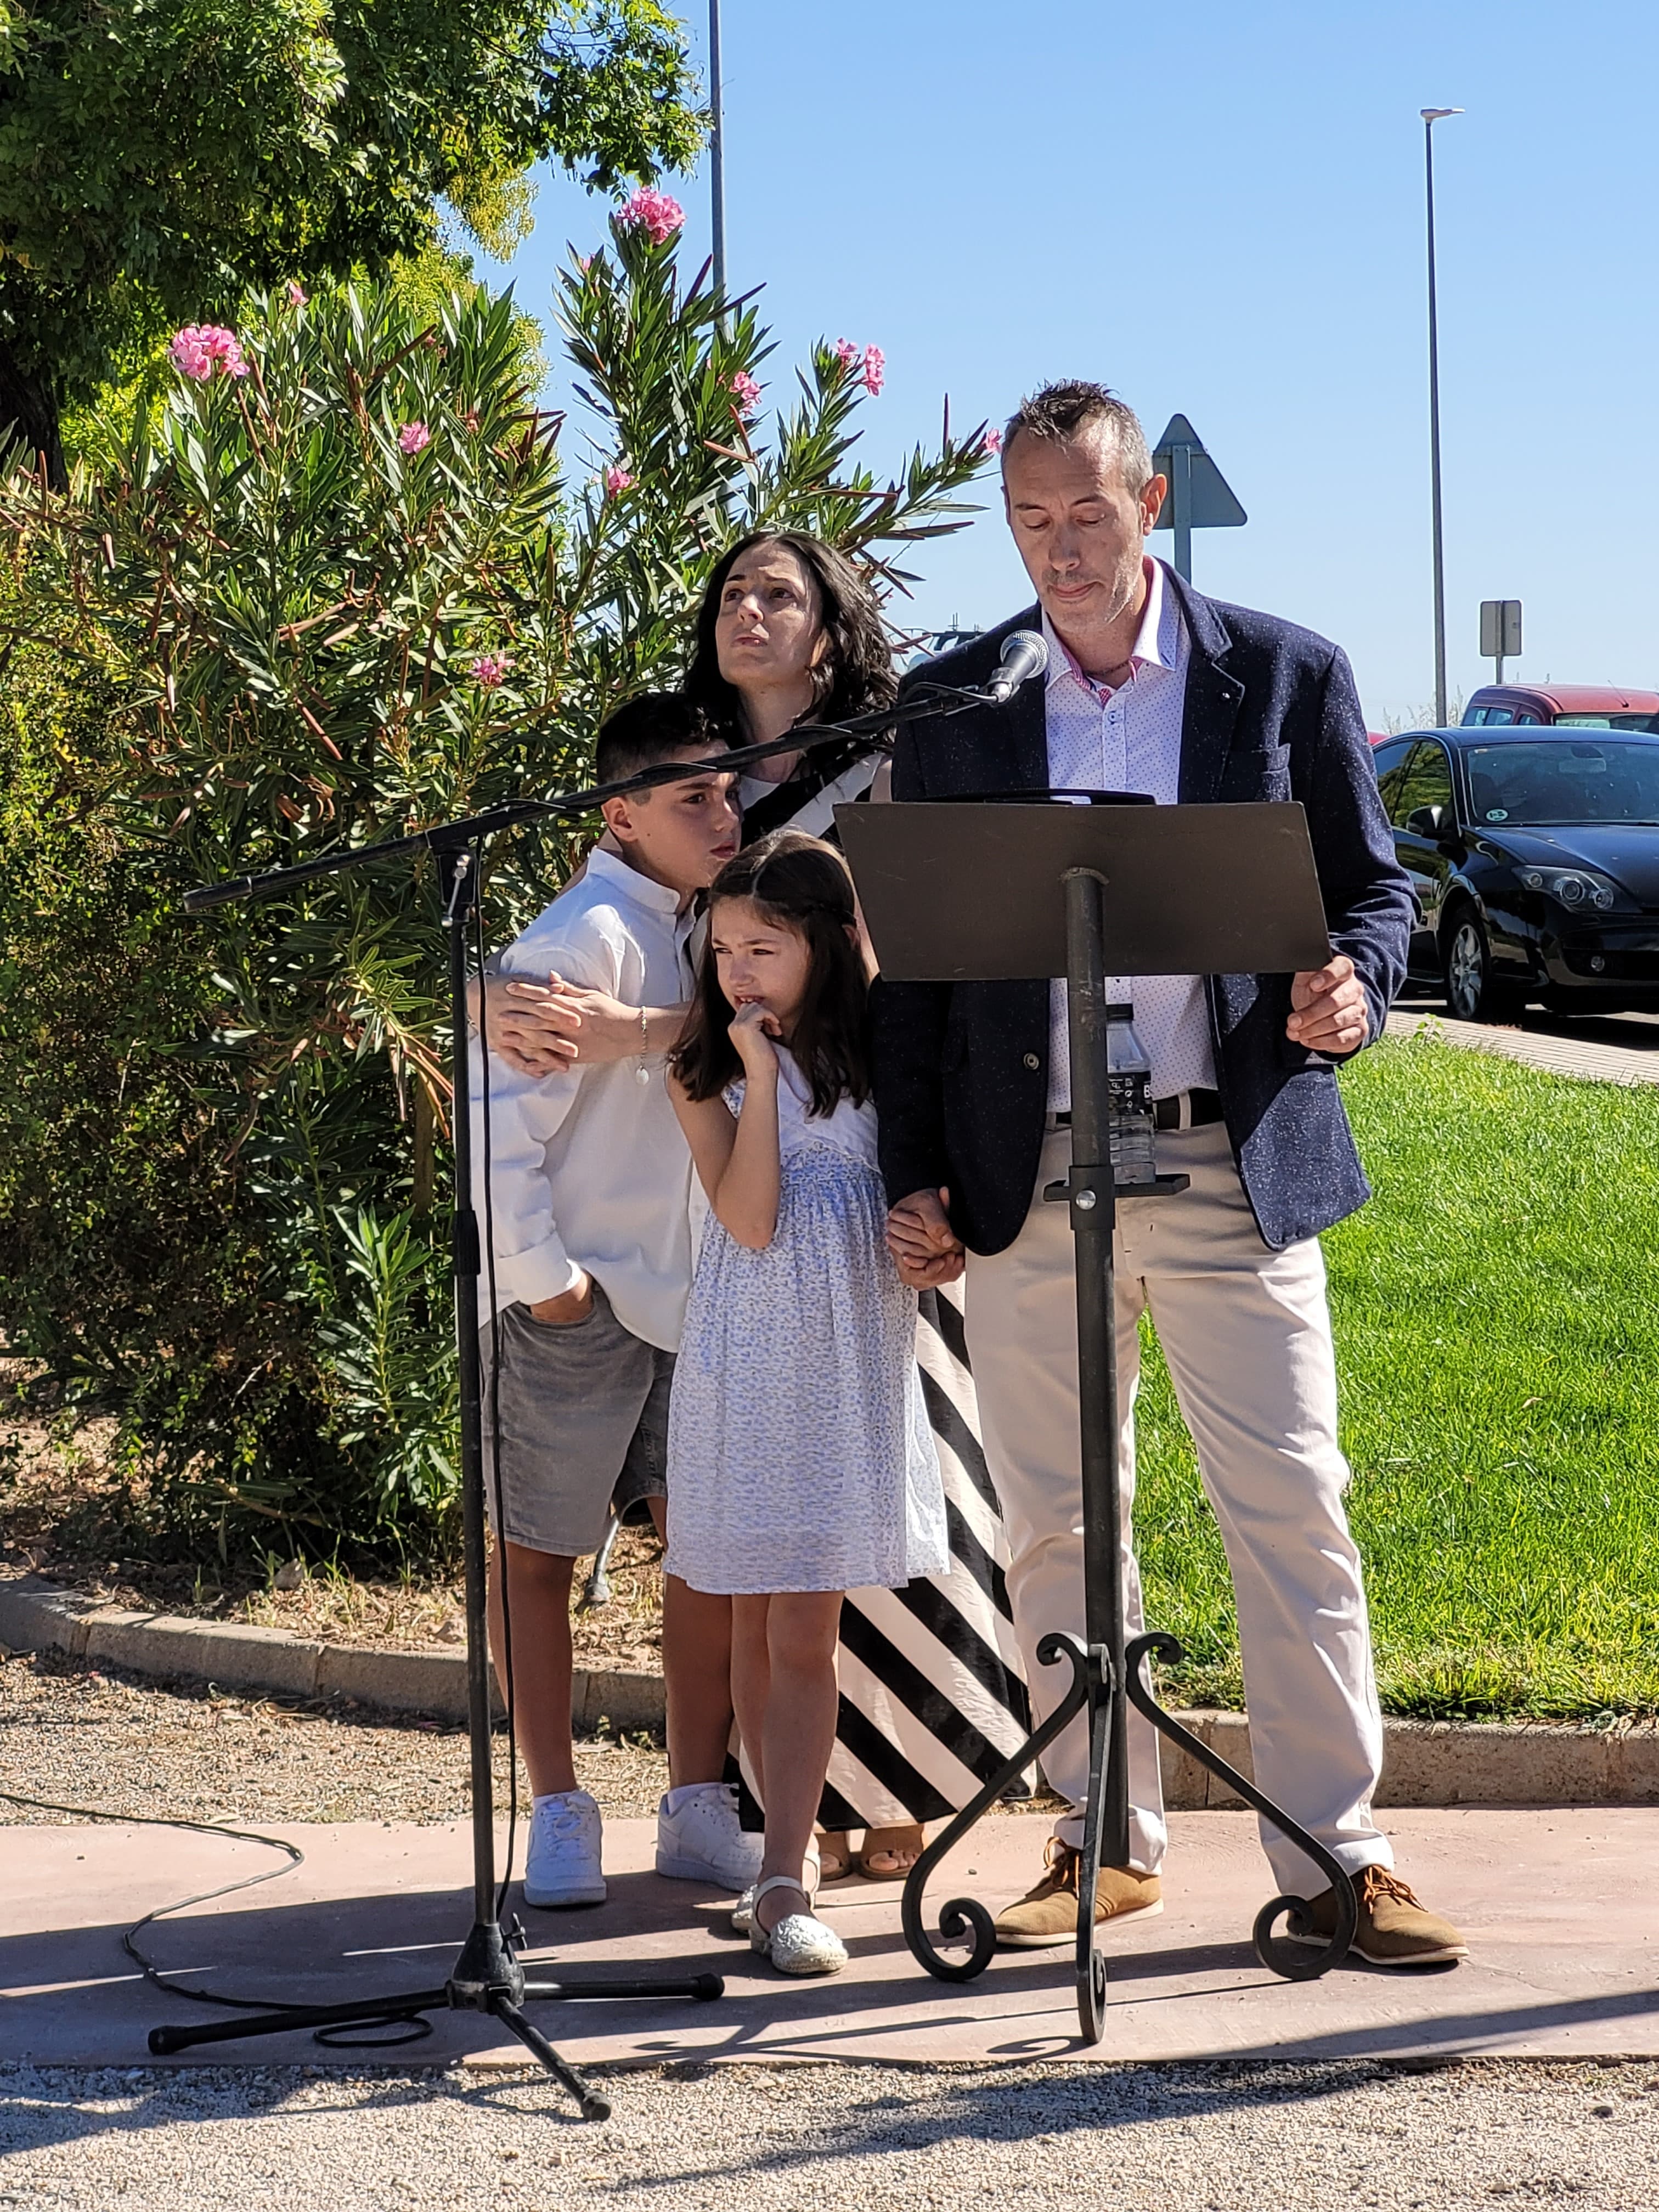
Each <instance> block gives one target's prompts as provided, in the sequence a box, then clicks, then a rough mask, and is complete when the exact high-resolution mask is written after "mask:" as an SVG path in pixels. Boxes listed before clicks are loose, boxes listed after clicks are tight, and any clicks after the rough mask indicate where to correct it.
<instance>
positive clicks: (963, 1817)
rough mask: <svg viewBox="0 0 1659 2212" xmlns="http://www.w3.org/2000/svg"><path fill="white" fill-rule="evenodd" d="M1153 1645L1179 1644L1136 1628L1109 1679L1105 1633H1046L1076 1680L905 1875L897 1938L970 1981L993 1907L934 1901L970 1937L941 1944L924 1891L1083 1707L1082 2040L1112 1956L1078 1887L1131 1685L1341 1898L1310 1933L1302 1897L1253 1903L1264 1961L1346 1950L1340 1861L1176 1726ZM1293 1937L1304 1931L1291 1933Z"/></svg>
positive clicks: (1326, 1959) (1310, 1962) (1285, 1970)
mask: <svg viewBox="0 0 1659 2212" xmlns="http://www.w3.org/2000/svg"><path fill="white" fill-rule="evenodd" d="M1151 1654H1156V1656H1158V1658H1160V1659H1164V1660H1167V1661H1169V1662H1170V1663H1172V1664H1174V1663H1177V1662H1179V1661H1180V1660H1182V1658H1183V1657H1184V1656H1186V1655H1185V1653H1184V1652H1183V1651H1182V1647H1181V1644H1179V1643H1178V1642H1177V1640H1176V1638H1174V1637H1173V1636H1170V1635H1168V1634H1165V1633H1164V1632H1154V1633H1153V1634H1152V1635H1148V1636H1140V1637H1137V1638H1136V1639H1135V1641H1134V1642H1133V1644H1130V1646H1129V1647H1128V1650H1127V1652H1126V1654H1125V1655H1124V1656H1125V1665H1124V1680H1123V1681H1122V1682H1121V1683H1119V1682H1118V1681H1116V1680H1115V1679H1114V1670H1113V1668H1112V1664H1111V1659H1110V1656H1109V1653H1108V1651H1107V1650H1106V1647H1105V1646H1104V1645H1103V1644H1094V1645H1088V1646H1085V1644H1081V1643H1079V1640H1078V1638H1076V1637H1074V1636H1066V1635H1062V1634H1059V1633H1051V1634H1049V1635H1048V1636H1045V1637H1044V1638H1043V1639H1042V1643H1041V1644H1038V1646H1037V1656H1038V1658H1039V1659H1040V1660H1041V1661H1042V1663H1043V1665H1044V1666H1046V1667H1052V1666H1054V1665H1056V1664H1058V1662H1060V1660H1061V1659H1062V1658H1065V1659H1069V1660H1070V1662H1071V1663H1072V1680H1071V1685H1070V1686H1069V1687H1068V1688H1067V1690H1066V1694H1065V1696H1064V1697H1063V1698H1062V1699H1060V1703H1059V1704H1058V1705H1056V1706H1055V1708H1054V1711H1053V1712H1051V1713H1050V1714H1049V1716H1048V1718H1047V1720H1045V1721H1044V1722H1043V1723H1042V1727H1041V1728H1039V1729H1035V1730H1034V1731H1033V1732H1032V1734H1031V1735H1029V1736H1028V1737H1027V1738H1026V1740H1025V1741H1024V1743H1023V1744H1022V1745H1021V1746H1020V1747H1019V1749H1018V1751H1017V1752H1016V1753H1014V1754H1013V1756H1012V1758H1011V1759H1007V1760H1006V1761H1005V1763H1004V1764H1003V1765H1001V1766H1000V1767H999V1769H998V1770H997V1771H996V1773H995V1774H994V1775H993V1776H992V1777H991V1779H990V1780H989V1781H988V1782H987V1784H985V1786H984V1787H983V1789H981V1791H980V1792H979V1795H978V1796H976V1797H975V1799H974V1800H973V1802H971V1803H970V1804H969V1805H966V1806H964V1807H963V1809H962V1811H961V1812H960V1813H958V1814H957V1817H956V1819H955V1820H952V1821H951V1824H950V1825H949V1826H948V1827H946V1828H945V1830H943V1832H941V1833H940V1834H939V1835H938V1836H937V1837H935V1838H934V1839H933V1842H932V1843H931V1844H929V1845H928V1846H927V1850H925V1851H923V1853H922V1854H921V1857H920V1858H919V1859H918V1860H917V1861H916V1863H915V1866H914V1867H913V1868H912V1869H910V1873H909V1875H908V1877H907V1879H906V1881H905V1885H904V1901H903V1923H904V1940H905V1942H907V1943H908V1945H909V1947H910V1949H911V1952H912V1953H913V1954H914V1955H915V1958H916V1959H917V1960H918V1961H919V1962H920V1963H921V1965H922V1966H925V1967H926V1968H927V1972H929V1973H930V1974H932V1975H933V1976H935V1977H936V1978H937V1979H939V1981H943V1982H967V1981H972V1980H973V1979H975V1977H976V1976H978V1975H980V1974H982V1973H983V1972H984V1971H985V1969H986V1967H987V1966H989V1965H990V1963H991V1957H992V1954H993V1953H994V1950H995V1949H996V1928H995V1923H994V1920H993V1919H992V1917H991V1914H990V1913H989V1912H988V1911H987V1909H986V1907H985V1906H984V1905H981V1903H980V1902H979V1900H978V1899H977V1898H971V1897H953V1898H951V1899H949V1900H948V1902H947V1903H945V1905H942V1906H941V1907H940V1909H939V1936H940V1937H941V1938H942V1939H943V1941H944V1942H945V1943H946V1944H952V1945H957V1944H960V1943H961V1942H962V1941H963V1937H964V1936H971V1943H970V1948H969V1951H968V1954H967V1955H966V1956H965V1957H962V1956H952V1955H951V1954H949V1953H947V1952H945V1951H944V1950H941V1949H940V1948H939V1945H938V1944H937V1943H936V1942H934V1940H933V1937H932V1936H930V1935H929V1934H928V1932H927V1928H926V1926H925V1925H924V1923H923V1917H922V1915H923V1897H924V1893H925V1892H926V1890H927V1882H928V1880H929V1878H930V1876H931V1875H932V1874H933V1869H934V1868H935V1867H936V1866H938V1864H939V1861H940V1860H941V1859H943V1858H944V1857H945V1855H946V1853H947V1852H949V1851H951V1850H954V1849H955V1847H956V1846H957V1844H959V1843H960V1842H961V1841H962V1838H963V1837H964V1836H965V1835H966V1834H967V1833H968V1832H969V1830H970V1829H971V1828H972V1827H973V1826H974V1825H975V1822H976V1821H977V1820H979V1819H980V1818H981V1815H982V1814H984V1813H986V1812H987V1810H988V1809H989V1808H990V1807H991V1806H993V1805H994V1804H995V1802H997V1800H998V1799H999V1798H1000V1796H1002V1794H1003V1792H1004V1790H1006V1789H1007V1788H1008V1786H1009V1784H1011V1783H1012V1782H1013V1781H1015V1780H1016V1779H1017V1778H1018V1776H1019V1775H1021V1774H1022V1773H1023V1772H1024V1770H1025V1769H1026V1768H1027V1767H1028V1766H1030V1765H1031V1763H1032V1762H1033V1760H1035V1759H1037V1758H1039V1757H1040V1756H1041V1755H1042V1753H1043V1752H1044V1751H1045V1750H1046V1749H1047V1748H1048V1746H1049V1744H1051V1743H1052V1742H1053V1741H1054V1738H1055V1737H1056V1736H1057V1735H1060V1731H1061V1729H1064V1728H1066V1726H1067V1725H1068V1723H1070V1722H1072V1721H1073V1720H1074V1719H1076V1717H1078V1715H1079V1713H1084V1712H1085V1711H1086V1713H1087V1717H1088V1726H1089V1800H1088V1805H1087V1808H1086V1811H1085V1815H1084V1842H1083V1848H1082V1850H1081V1851H1080V1852H1079V1882H1078V1890H1079V1912H1078V1936H1077V1954H1076V1962H1075V1974H1076V1981H1077V2003H1078V2025H1079V2033H1080V2035H1081V2037H1082V2039H1083V2041H1084V2042H1085V2043H1088V2044H1095V2043H1098V2042H1099V2041H1100V2039H1101V2036H1102V2034H1103V2031H1104V2026H1105V2005H1106V1984H1107V1965H1106V1954H1104V1952H1103V1951H1101V1950H1099V1949H1097V1948H1096V1944H1095V1941H1094V1924H1093V1916H1092V1915H1091V1913H1088V1912H1086V1911H1084V1910H1083V1909H1082V1899H1085V1898H1091V1897H1092V1896H1093V1894H1094V1887H1095V1879H1096V1876H1097V1874H1098V1872H1099V1869H1100V1863H1101V1841H1102V1830H1103V1823H1104V1818H1105V1812H1106V1799H1107V1784H1108V1778H1109V1747H1110V1744H1111V1740H1112V1731H1113V1725H1114V1721H1115V1706H1116V1704H1117V1701H1118V1700H1119V1699H1121V1698H1122V1697H1123V1696H1125V1695H1126V1694H1127V1698H1128V1700H1129V1702H1130V1703H1131V1704H1132V1705H1133V1706H1134V1708H1135V1710H1136V1711H1137V1712H1139V1713H1140V1714H1142V1715H1143V1716H1144V1717H1145V1718H1146V1719H1147V1720H1149V1721H1151V1722H1152V1725H1153V1726H1154V1727H1155V1728H1156V1729H1159V1730H1160V1731H1161V1732H1162V1733H1163V1734H1164V1735H1167V1736H1168V1737H1169V1738H1170V1741H1172V1742H1174V1743H1178V1744H1179V1745H1180V1746H1181V1747H1182V1750H1184V1751H1187V1752H1190V1753H1191V1754H1192V1756H1193V1757H1194V1759H1197V1760H1198V1761H1199V1762H1200V1765H1204V1766H1207V1767H1208V1768H1209V1770H1210V1771H1211V1772H1212V1774H1215V1775H1218V1776H1219V1777H1220V1778H1221V1780H1222V1781H1224V1782H1225V1783H1226V1784H1228V1786H1229V1788H1230V1789H1231V1790H1236V1791H1237V1794H1238V1796H1240V1797H1242V1798H1243V1800H1244V1802H1245V1803H1246V1804H1247V1805H1251V1806H1253V1807H1254V1808H1255V1810H1256V1811H1257V1812H1258V1813H1260V1814H1261V1815H1262V1816H1263V1818H1264V1819H1266V1820H1271V1821H1272V1822H1273V1826H1275V1827H1276V1828H1278V1829H1279V1831H1280V1832H1281V1833H1282V1834H1284V1835H1285V1836H1287V1837H1288V1838H1290V1840H1291V1842H1292V1843H1293V1844H1295V1845H1296V1846H1297V1850H1300V1851H1302V1852H1304V1853H1305V1855H1306V1856H1307V1857H1309V1858H1310V1859H1311V1860H1312V1861H1313V1863H1314V1864H1315V1865H1316V1866H1317V1867H1318V1868H1319V1869H1320V1870H1321V1872H1322V1874H1324V1875H1325V1876H1326V1877H1327V1880H1328V1882H1329V1885H1330V1887H1331V1891H1332V1893H1333V1897H1334V1903H1335V1907H1336V1926H1335V1929H1334V1934H1333V1936H1332V1937H1331V1939H1330V1941H1329V1942H1325V1941H1324V1940H1323V1939H1322V1938H1317V1939H1316V1938H1314V1937H1313V1926H1312V1918H1311V1911H1310V1905H1309V1902H1308V1900H1307V1899H1305V1898H1300V1897H1289V1896H1285V1897H1275V1898H1273V1899H1270V1900H1269V1901H1268V1902H1267V1904H1266V1905H1263V1906H1262V1908H1261V1911H1260V1912H1259V1913H1257V1915H1256V1917H1255V1926H1254V1927H1253V1929H1251V1941H1252V1942H1253V1944H1254V1946H1255V1954H1256V1956H1257V1958H1258V1959H1260V1960H1261V1963H1262V1965H1263V1966H1266V1967H1267V1969H1268V1971H1269V1972H1272V1973H1275V1974H1278V1975H1279V1977H1280V1978H1282V1979H1283V1980H1285V1981H1291V1982H1305V1981H1312V1980H1315V1979H1316V1978H1318V1977H1319V1976H1320V1975H1321V1974H1327V1973H1328V1972H1330V1970H1331V1968H1332V1967H1333V1966H1339V1965H1340V1963H1341V1961H1342V1960H1343V1959H1345V1958H1346V1956H1347V1953H1348V1948H1349V1946H1350V1945H1351V1944H1352V1942H1353V1937H1354V1930H1355V1929H1356V1927H1357V1925H1358V1900H1357V1899H1356V1898H1355V1896H1354V1890H1353V1884H1352V1881H1350V1880H1349V1879H1348V1875H1347V1873H1346V1869H1345V1868H1344V1867H1343V1865H1342V1863H1341V1862H1340V1860H1339V1859H1337V1858H1336V1857H1334V1855H1333V1854H1332V1853H1331V1852H1330V1851H1328V1850H1327V1849H1326V1847H1325V1846H1324V1844H1322V1843H1320V1842H1319V1841H1318V1840H1317V1838H1315V1837H1313V1836H1310V1834H1309V1833H1308V1832H1307V1830H1306V1829H1305V1828H1304V1827H1302V1826H1300V1825H1299V1824H1298V1823H1297V1821H1295V1820H1292V1819H1291V1816H1290V1814H1288V1813H1286V1812H1285V1811H1284V1810H1283V1809H1282V1808H1280V1807H1279V1806H1278V1805H1276V1804H1274V1802H1273V1800H1272V1799H1271V1798H1270V1797H1268V1796H1266V1794H1265V1793H1264V1792H1263V1791H1261V1790H1258V1789H1257V1788H1256V1786H1255V1784H1254V1783H1253V1782H1249V1781H1247V1780H1246V1779H1245V1778H1244V1776H1243V1775H1242V1774H1240V1773H1239V1772H1238V1771H1237V1768H1236V1767H1233V1766H1231V1765H1229V1764H1228V1762H1227V1761H1226V1760H1225V1759H1223V1758H1222V1757H1221V1755H1220V1753H1218V1752H1215V1751H1212V1749H1211V1748H1210V1747H1209V1745H1208V1744H1206V1743H1204V1742H1202V1741H1200V1738H1198V1737H1197V1736H1195V1735H1194V1734H1193V1733H1192V1731H1191V1730H1190V1729H1186V1728H1183V1727H1182V1724H1181V1723H1180V1722H1179V1721H1178V1720H1176V1718H1175V1717H1174V1716H1173V1714H1170V1713H1166V1712H1165V1711H1164V1709H1163V1707H1162V1706H1161V1705H1159V1704H1158V1701H1157V1699H1155V1698H1154V1697H1153V1695H1152V1692H1151V1690H1149V1689H1148V1688H1147V1687H1146V1682H1145V1680H1144V1679H1143V1668H1144V1665H1145V1662H1146V1658H1147V1656H1149V1655H1151ZM1281 1915H1283V1916H1285V1918H1286V1921H1287V1925H1288V1935H1289V1938H1290V1939H1291V1940H1287V1939H1286V1937H1285V1936H1280V1935H1279V1934H1278V1933H1276V1928H1277V1923H1278V1922H1279V1918H1280V1916H1281ZM1297 1937H1301V1938H1304V1939H1310V1940H1307V1941H1303V1942H1297V1941H1296V1940H1294V1939H1296V1938H1297Z"/></svg>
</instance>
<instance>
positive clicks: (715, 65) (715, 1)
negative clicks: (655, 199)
mask: <svg viewBox="0 0 1659 2212" xmlns="http://www.w3.org/2000/svg"><path fill="white" fill-rule="evenodd" d="M708 198H709V210H708V212H709V218H710V224H711V228H712V230H713V234H714V246H713V260H714V272H713V273H714V289H715V291H716V292H719V293H722V294H723V293H724V292H725V290H726V145H725V137H724V128H723V125H722V120H721V116H720V0H708Z"/></svg>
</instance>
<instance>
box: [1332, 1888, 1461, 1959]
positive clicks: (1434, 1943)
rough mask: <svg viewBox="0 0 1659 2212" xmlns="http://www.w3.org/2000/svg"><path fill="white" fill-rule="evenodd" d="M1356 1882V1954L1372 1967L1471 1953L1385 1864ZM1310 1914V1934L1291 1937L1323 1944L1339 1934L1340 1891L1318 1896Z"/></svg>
mask: <svg viewBox="0 0 1659 2212" xmlns="http://www.w3.org/2000/svg"><path fill="white" fill-rule="evenodd" d="M1352 1881H1353V1886H1354V1889H1355V1891H1356V1893H1357V1894H1358V1899H1359V1925H1358V1928H1357V1929H1355V1930H1354V1939H1353V1955H1354V1956H1355V1957H1357V1958H1360V1959H1364V1960H1365V1962H1366V1964H1367V1965H1368V1966H1444V1965H1446V1964H1447V1963H1448V1962H1449V1961H1450V1960H1456V1959H1467V1958H1468V1955H1469V1953H1468V1945H1467V1944H1466V1943H1465V1942H1464V1941H1463V1938H1462V1936H1460V1935H1459V1934H1458V1932H1457V1930H1456V1929H1455V1928H1454V1927H1453V1926H1452V1924H1451V1923H1450V1921H1449V1920H1443V1919H1442V1918H1441V1917H1440V1916H1439V1914H1438V1913H1437V1912H1430V1911H1425V1908H1424V1907H1423V1906H1422V1905H1419V1903H1418V1901H1417V1899H1415V1898H1414V1897H1413V1895H1412V1893H1411V1892H1410V1890H1409V1889H1407V1887H1406V1885H1405V1883H1404V1882H1403V1881H1401V1879H1400V1877H1399V1876H1398V1875H1395V1874H1391V1873H1390V1872H1389V1869H1388V1868H1387V1867H1380V1866H1369V1867H1366V1868H1364V1869H1363V1870H1362V1871H1361V1872H1360V1873H1358V1874H1357V1875H1354V1876H1353V1877H1352ZM1310 1917H1311V1918H1312V1921H1313V1930H1312V1933H1311V1934H1310V1935H1307V1936H1295V1937H1293V1938H1292V1941H1294V1942H1297V1943H1311V1944H1317V1945H1318V1946H1319V1947H1320V1948H1326V1947H1328V1945H1329V1943H1330V1941H1331V1938H1332V1937H1333V1936H1334V1935H1335V1933H1336V1892H1335V1891H1334V1889H1328V1890H1325V1891H1323V1892H1322V1893H1321V1894H1320V1895H1319V1896H1318V1897H1316V1898H1314V1899H1312V1900H1311V1903H1310Z"/></svg>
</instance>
